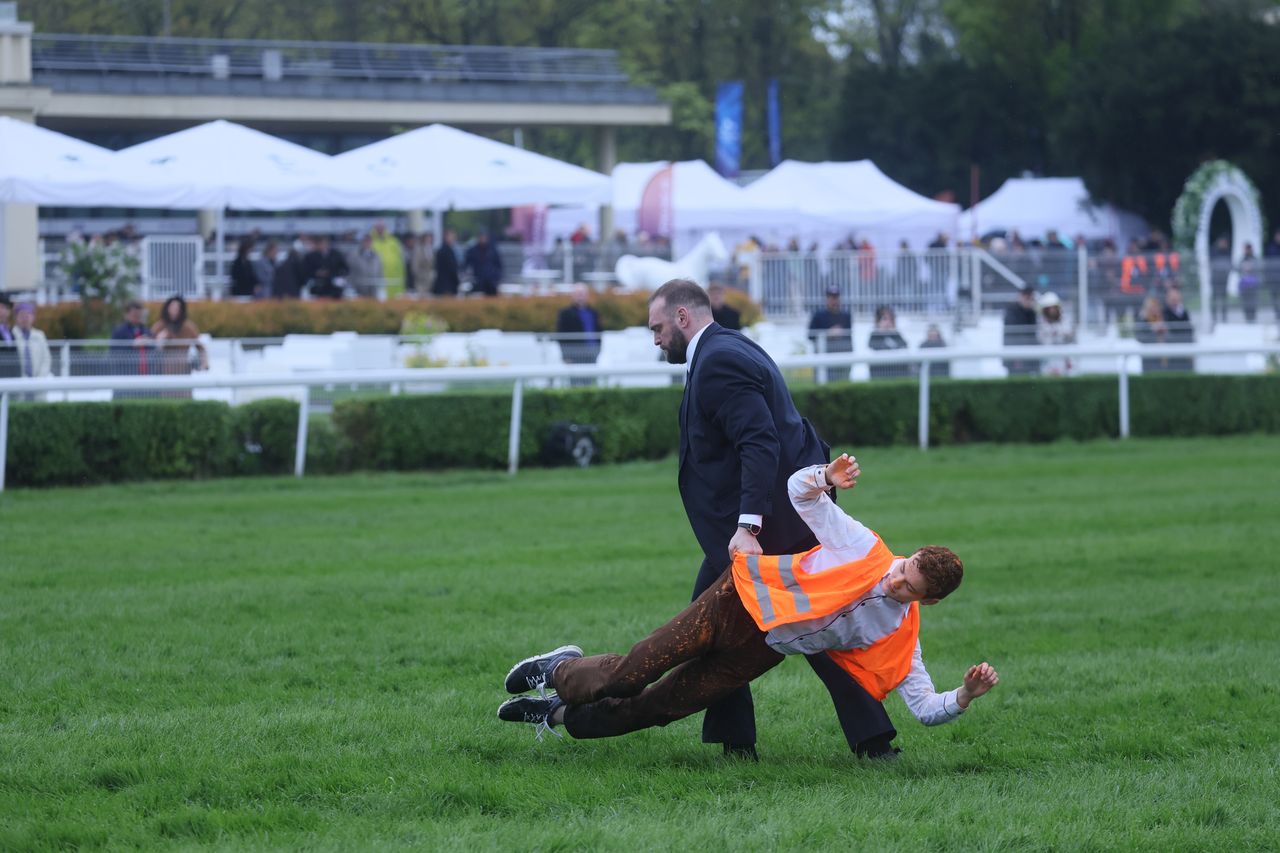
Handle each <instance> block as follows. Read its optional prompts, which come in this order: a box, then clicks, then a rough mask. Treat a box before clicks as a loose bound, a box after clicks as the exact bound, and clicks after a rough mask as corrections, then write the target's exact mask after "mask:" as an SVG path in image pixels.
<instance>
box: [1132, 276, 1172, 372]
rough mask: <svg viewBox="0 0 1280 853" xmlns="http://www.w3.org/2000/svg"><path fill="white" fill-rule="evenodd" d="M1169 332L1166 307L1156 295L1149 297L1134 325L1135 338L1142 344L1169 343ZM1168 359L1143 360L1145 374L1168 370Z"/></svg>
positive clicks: (1144, 358) (1145, 358)
mask: <svg viewBox="0 0 1280 853" xmlns="http://www.w3.org/2000/svg"><path fill="white" fill-rule="evenodd" d="M1168 335H1169V330H1168V328H1167V327H1166V326H1165V324H1164V306H1163V304H1162V303H1161V302H1160V298H1159V297H1158V296H1156V295H1155V294H1151V295H1149V296H1147V298H1146V300H1144V301H1143V303H1142V309H1141V310H1140V311H1139V312H1138V321H1137V322H1136V323H1134V324H1133V336H1134V338H1136V339H1137V341H1138V343H1140V344H1163V343H1166V342H1167V339H1168ZM1168 369H1169V364H1168V359H1165V358H1147V357H1145V356H1144V357H1143V359H1142V372H1143V373H1156V372H1158V371H1161V370H1168Z"/></svg>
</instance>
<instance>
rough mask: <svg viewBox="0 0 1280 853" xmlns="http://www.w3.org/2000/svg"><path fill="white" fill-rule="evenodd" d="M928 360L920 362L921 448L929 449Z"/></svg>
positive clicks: (929, 365)
mask: <svg viewBox="0 0 1280 853" xmlns="http://www.w3.org/2000/svg"><path fill="white" fill-rule="evenodd" d="M931 366H932V365H931V364H930V363H929V362H927V361H922V362H920V428H919V431H918V433H919V437H920V449H921V450H928V449H929V368H930V367H931Z"/></svg>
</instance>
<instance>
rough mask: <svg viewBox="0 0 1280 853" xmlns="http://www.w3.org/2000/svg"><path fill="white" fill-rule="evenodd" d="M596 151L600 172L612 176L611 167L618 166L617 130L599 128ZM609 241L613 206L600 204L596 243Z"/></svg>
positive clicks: (611, 233)
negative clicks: (598, 232) (598, 140)
mask: <svg viewBox="0 0 1280 853" xmlns="http://www.w3.org/2000/svg"><path fill="white" fill-rule="evenodd" d="M597 150H598V152H599V157H600V171H601V172H604V173H605V174H606V175H612V174H613V167H614V166H616V165H618V134H617V128H614V127H602V128H600V144H599V147H598V149H597ZM611 239H613V205H612V204H602V205H600V234H599V235H598V242H599V243H600V244H601V245H603V244H604V243H605V242H606V241H608V240H611Z"/></svg>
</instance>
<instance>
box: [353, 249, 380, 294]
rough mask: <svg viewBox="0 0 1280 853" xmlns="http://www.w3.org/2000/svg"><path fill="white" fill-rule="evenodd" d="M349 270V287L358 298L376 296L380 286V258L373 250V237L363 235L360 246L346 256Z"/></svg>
mask: <svg viewBox="0 0 1280 853" xmlns="http://www.w3.org/2000/svg"><path fill="white" fill-rule="evenodd" d="M347 268H348V269H349V270H351V286H352V287H354V288H355V290H356V293H357V294H358V295H360V296H376V295H377V293H378V287H379V286H380V285H381V284H382V258H380V257H379V256H378V253H377V252H375V251H374V250H373V236H372V235H371V234H365V235H363V236H362V237H361V238H360V244H359V245H358V246H356V247H355V249H353V250H352V251H351V254H349V255H347Z"/></svg>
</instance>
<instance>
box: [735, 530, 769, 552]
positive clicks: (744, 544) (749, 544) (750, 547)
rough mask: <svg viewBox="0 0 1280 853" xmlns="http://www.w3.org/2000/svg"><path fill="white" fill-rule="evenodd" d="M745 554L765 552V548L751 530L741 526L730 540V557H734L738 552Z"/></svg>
mask: <svg viewBox="0 0 1280 853" xmlns="http://www.w3.org/2000/svg"><path fill="white" fill-rule="evenodd" d="M739 552H741V553H743V554H763V553H764V549H762V548H761V547H760V543H759V541H757V540H756V537H754V536H752V535H751V531H750V530H747V529H745V528H742V527H739V528H738V532H737V533H735V534H733V538H732V539H730V540H729V559H730V560H732V559H733V555H734V554H737V553H739Z"/></svg>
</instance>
